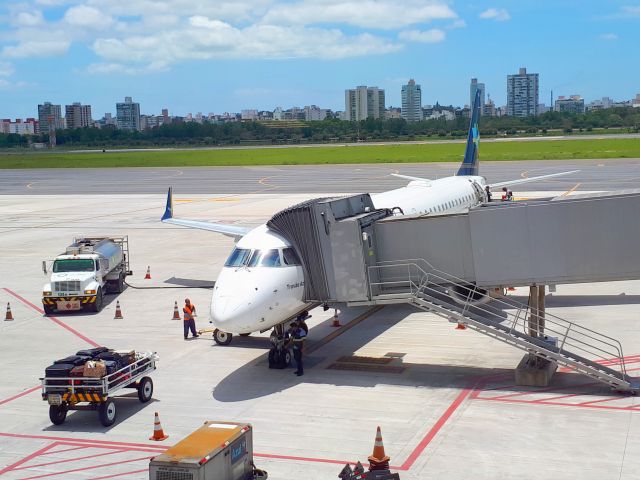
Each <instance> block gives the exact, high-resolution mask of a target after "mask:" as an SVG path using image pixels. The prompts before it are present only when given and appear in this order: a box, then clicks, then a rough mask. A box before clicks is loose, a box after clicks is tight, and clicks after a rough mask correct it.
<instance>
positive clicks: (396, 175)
mask: <svg viewBox="0 0 640 480" xmlns="http://www.w3.org/2000/svg"><path fill="white" fill-rule="evenodd" d="M391 175H393V176H394V177H398V178H404V179H406V180H412V181H415V182H423V183H429V184H430V183H431V180H429V179H428V178H420V177H412V176H411V175H400V174H399V173H392V174H391Z"/></svg>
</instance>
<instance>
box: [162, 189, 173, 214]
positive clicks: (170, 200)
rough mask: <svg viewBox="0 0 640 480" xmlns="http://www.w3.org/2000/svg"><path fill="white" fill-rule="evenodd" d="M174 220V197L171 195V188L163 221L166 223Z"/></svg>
mask: <svg viewBox="0 0 640 480" xmlns="http://www.w3.org/2000/svg"><path fill="white" fill-rule="evenodd" d="M170 218H173V195H172V193H171V187H169V193H167V206H166V208H165V210H164V215H162V218H161V220H162V221H165V220H168V219H170Z"/></svg>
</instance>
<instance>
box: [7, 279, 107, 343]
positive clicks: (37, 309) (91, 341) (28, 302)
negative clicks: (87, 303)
mask: <svg viewBox="0 0 640 480" xmlns="http://www.w3.org/2000/svg"><path fill="white" fill-rule="evenodd" d="M3 290H4V291H5V292H7V293H8V294H9V295H12V296H13V297H15V298H17V299H18V300H20V301H21V302H22V303H23V304H25V305H27V306H28V307H31V308H32V309H34V310H35V311H36V312H39V313H41V314H43V315H44V310H42V309H41V308H39V307H37V306H35V305H34V304H33V303H31V302H30V301H29V300H27V299H26V298H24V297H21V296H20V295H18V294H17V293H16V292H14V291H13V290H10V289H8V288H3ZM47 318H48V319H49V320H52V321H53V322H54V323H56V324H58V325H59V326H61V327H62V328H64V329H65V330H68V331H69V332H71V333H73V334H74V335H75V336H76V337H78V338H81V339H82V340H84V341H85V342H87V343H88V344H89V345H91V346H93V347H99V346H100V345H99V344H97V343H96V342H94V341H93V340H91V339H90V338H89V337H86V336H84V335H83V334H81V333H80V332H78V331H77V330H75V329H74V328H71V327H70V326H69V325H67V324H66V323H64V322H63V321H62V320H60V319H59V318H56V317H51V316H48V317H47Z"/></svg>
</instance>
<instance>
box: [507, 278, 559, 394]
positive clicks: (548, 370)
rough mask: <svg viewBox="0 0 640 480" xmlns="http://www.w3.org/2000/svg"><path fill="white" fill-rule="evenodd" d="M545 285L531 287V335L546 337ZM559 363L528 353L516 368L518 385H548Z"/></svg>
mask: <svg viewBox="0 0 640 480" xmlns="http://www.w3.org/2000/svg"><path fill="white" fill-rule="evenodd" d="M545 290H546V286H545V285H532V286H530V287H529V335H530V336H532V337H539V338H540V337H544V314H545ZM557 368H558V365H557V364H556V363H555V362H550V361H549V360H547V359H544V358H540V357H538V356H536V355H534V354H533V353H528V354H526V355H525V356H524V357H523V358H522V360H520V363H519V364H518V367H517V368H516V385H527V386H533V387H547V386H549V382H550V381H551V377H553V374H554V373H555V372H556V369H557Z"/></svg>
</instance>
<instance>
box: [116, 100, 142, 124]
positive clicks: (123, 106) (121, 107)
mask: <svg viewBox="0 0 640 480" xmlns="http://www.w3.org/2000/svg"><path fill="white" fill-rule="evenodd" d="M116 119H117V122H118V123H117V125H118V128H120V129H122V130H131V131H134V130H140V104H139V103H135V102H134V101H133V100H132V99H131V97H125V98H124V102H123V103H116Z"/></svg>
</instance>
